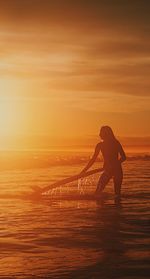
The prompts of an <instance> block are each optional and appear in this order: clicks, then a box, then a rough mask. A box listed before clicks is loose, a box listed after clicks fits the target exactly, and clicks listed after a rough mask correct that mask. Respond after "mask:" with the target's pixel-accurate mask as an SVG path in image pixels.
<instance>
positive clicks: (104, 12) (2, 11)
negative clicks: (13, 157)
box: [0, 0, 150, 148]
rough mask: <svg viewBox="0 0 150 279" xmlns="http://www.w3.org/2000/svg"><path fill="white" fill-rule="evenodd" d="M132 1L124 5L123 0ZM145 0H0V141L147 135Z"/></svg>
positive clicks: (148, 25) (149, 52) (149, 57)
mask: <svg viewBox="0 0 150 279" xmlns="http://www.w3.org/2000/svg"><path fill="white" fill-rule="evenodd" d="M131 2H132V3H131ZM149 10H150V4H149V3H148V1H142V2H141V1H138V0H137V1H128V0H127V1H116V0H114V1H96V0H93V1H88V0H87V1H84V0H80V1H77V0H76V1H65V0H64V1H63V0H61V1H57V0H55V1H48V0H42V1H40V0H32V1H30V0H21V1H19V0H13V1H12V0H5V1H0V145H1V147H2V148H7V147H8V148H10V147H13V148H14V147H15V148H21V147H23V148H25V147H28V148H32V147H34V145H36V147H38V146H39V147H41V146H42V144H41V140H43V139H44V141H45V144H44V147H46V145H47V146H49V147H50V145H55V140H56V142H57V143H58V145H61V143H62V144H63V143H64V142H65V140H66V141H67V140H68V144H69V142H71V144H75V143H76V141H79V139H80V138H82V139H86V138H87V139H89V138H91V137H96V140H97V135H98V133H99V127H100V126H101V125H110V126H111V127H112V128H113V130H114V132H115V133H116V134H117V135H119V136H123V137H126V136H128V137H132V136H138V137H140V136H143V137H146V136H150V130H149V122H150V114H149V105H150V81H149V70H150V39H149V31H150V30H149V29H150V18H149Z"/></svg>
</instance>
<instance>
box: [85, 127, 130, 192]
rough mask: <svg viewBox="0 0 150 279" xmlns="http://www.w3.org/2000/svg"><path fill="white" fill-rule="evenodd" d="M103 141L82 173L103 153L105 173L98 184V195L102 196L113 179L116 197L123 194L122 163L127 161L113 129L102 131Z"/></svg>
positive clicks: (102, 128) (108, 128)
mask: <svg viewBox="0 0 150 279" xmlns="http://www.w3.org/2000/svg"><path fill="white" fill-rule="evenodd" d="M99 135H100V137H101V139H102V141H101V142H99V143H98V144H97V145H96V147H95V152H94V154H93V156H92V158H91V159H90V161H89V162H88V164H87V166H86V167H85V168H84V169H83V170H82V172H81V173H85V172H86V171H87V170H88V169H89V168H90V167H91V166H92V165H93V163H94V162H95V160H96V158H97V156H98V155H99V152H100V151H101V153H102V155H103V159H104V165H103V170H104V171H103V173H102V175H101V176H100V179H99V181H98V184H97V189H96V195H99V194H101V192H102V191H103V190H104V188H105V186H106V185H107V183H108V182H109V180H110V179H111V178H113V182H114V191H115V194H116V196H119V195H120V194H121V185H122V179H123V171H122V166H121V164H122V162H124V161H125V160H126V155H125V152H124V150H123V148H122V146H121V144H120V142H119V141H118V140H117V139H116V138H115V136H114V133H113V131H112V129H111V128H110V127H109V126H103V127H101V130H100V134H99Z"/></svg>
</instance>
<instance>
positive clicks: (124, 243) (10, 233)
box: [0, 150, 150, 279]
mask: <svg viewBox="0 0 150 279" xmlns="http://www.w3.org/2000/svg"><path fill="white" fill-rule="evenodd" d="M89 158H90V152H89V151H83V152H82V151H79V150H73V151H72V150H71V151H65V150H63V151H58V150H55V151H49V150H47V151H43V150H41V151H35V150H34V151H33V150H32V151H26V150H24V151H7V152H6V151H5V152H4V151H3V152H1V157H0V278H2V279H6V278H7V279H13V278H14V279H16V278H17V279H25V278H26V279H33V278H35V279H46V278H52V279H53V278H54V279H55V278H65V279H68V278H70V279H71V278H77V279H80V278H85V279H86V278H87V279H88V278H90V279H95V278H96V279H97V278H99V279H110V278H113V279H117V278H118V279H143V278H149V275H150V237H149V233H150V219H149V217H150V207H149V204H150V188H149V185H150V153H148V152H138V153H137V152H134V153H133V152H129V153H128V154H127V160H126V162H124V163H123V169H124V180H123V184H122V196H121V198H120V199H118V198H116V197H115V195H114V189H113V182H112V181H110V182H109V184H108V185H107V186H106V188H105V190H104V194H103V195H102V197H101V198H99V199H94V197H93V196H92V195H93V194H94V191H95V189H96V184H97V181H98V178H99V176H100V173H98V174H95V175H93V176H90V177H87V178H85V179H82V180H80V181H74V182H72V183H70V184H67V185H64V186H60V187H58V188H55V189H52V190H51V189H50V190H49V191H48V192H46V193H45V194H44V195H42V196H41V197H38V198H34V195H32V193H34V191H33V188H36V187H41V188H42V187H45V186H48V185H49V186H51V185H52V184H53V183H54V182H56V181H59V180H62V179H63V178H66V177H69V176H72V175H75V174H78V173H79V172H80V171H81V170H82V168H83V167H84V166H85V165H86V163H87V162H88V160H89ZM101 166H102V160H101V159H100V160H99V161H97V162H96V163H95V165H94V166H93V168H97V167H101ZM87 196H88V197H91V198H86V197H87Z"/></svg>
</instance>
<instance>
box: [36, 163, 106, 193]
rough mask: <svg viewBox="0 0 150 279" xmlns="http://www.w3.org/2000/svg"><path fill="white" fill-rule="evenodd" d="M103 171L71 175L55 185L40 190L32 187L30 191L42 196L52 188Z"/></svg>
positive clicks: (100, 169)
mask: <svg viewBox="0 0 150 279" xmlns="http://www.w3.org/2000/svg"><path fill="white" fill-rule="evenodd" d="M101 171H103V168H98V169H94V170H90V171H87V172H85V173H83V174H82V173H81V174H77V175H73V176H71V177H67V178H65V179H62V180H59V181H56V182H55V183H53V184H51V185H47V186H45V187H43V188H40V187H36V186H35V187H32V190H34V192H35V193H36V194H44V193H45V192H48V191H50V190H52V189H54V188H57V187H60V186H62V185H65V184H67V183H71V182H73V181H76V180H78V179H81V178H84V177H87V176H90V175H93V174H96V173H99V172H101Z"/></svg>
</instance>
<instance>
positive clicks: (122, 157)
mask: <svg viewBox="0 0 150 279" xmlns="http://www.w3.org/2000/svg"><path fill="white" fill-rule="evenodd" d="M119 154H120V159H119V161H120V163H123V162H124V161H125V160H126V154H125V152H124V150H123V148H122V145H121V144H120V143H119Z"/></svg>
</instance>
